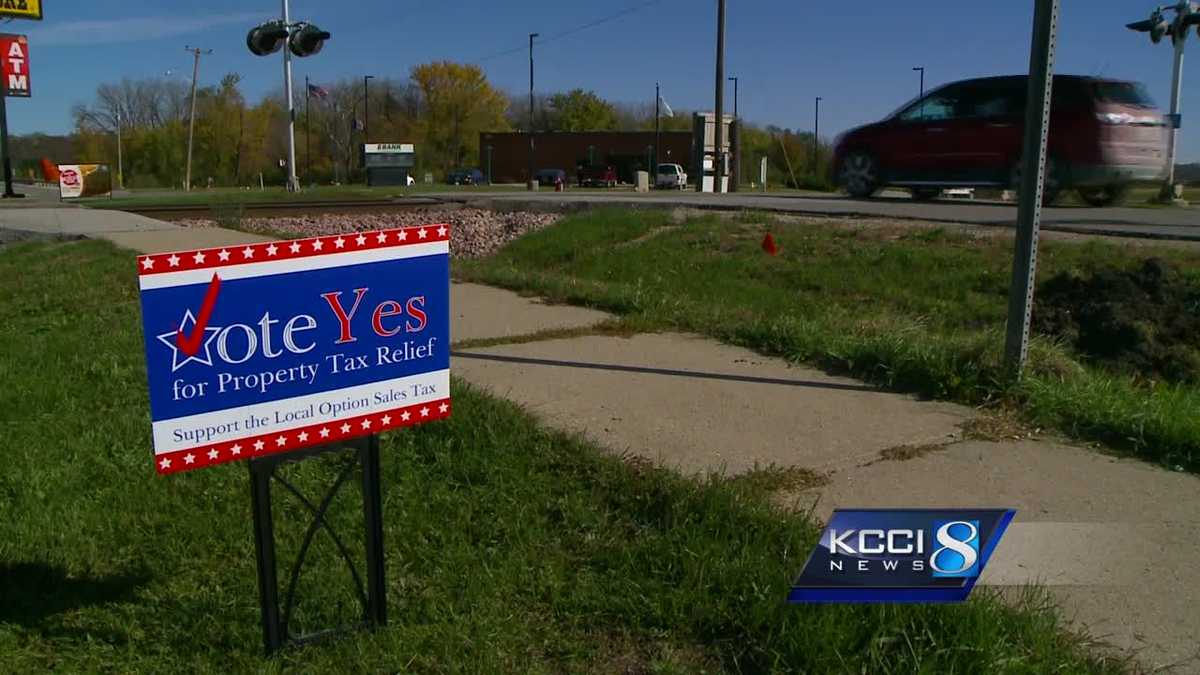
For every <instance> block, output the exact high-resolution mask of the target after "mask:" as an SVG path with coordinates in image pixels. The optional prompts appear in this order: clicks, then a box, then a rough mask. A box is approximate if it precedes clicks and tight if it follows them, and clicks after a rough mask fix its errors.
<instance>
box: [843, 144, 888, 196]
mask: <svg viewBox="0 0 1200 675" xmlns="http://www.w3.org/2000/svg"><path fill="white" fill-rule="evenodd" d="M839 174H840V178H841V182H842V185H844V186H846V192H848V193H850V196H851V197H857V198H859V199H864V198H867V197H870V196H871V195H873V194H875V191H876V190H878V189H879V164H878V163H877V162H876V161H875V158H874V157H872V156H871V155H869V154H867V153H865V152H852V153H850V154H849V155H846V158H845V159H843V160H842V166H841V167H840V170H839Z"/></svg>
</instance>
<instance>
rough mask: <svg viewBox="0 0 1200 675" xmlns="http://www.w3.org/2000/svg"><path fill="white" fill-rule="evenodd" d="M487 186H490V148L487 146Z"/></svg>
mask: <svg viewBox="0 0 1200 675" xmlns="http://www.w3.org/2000/svg"><path fill="white" fill-rule="evenodd" d="M487 169H488V174H487V176H488V185H491V184H492V146H490V145H489V146H487Z"/></svg>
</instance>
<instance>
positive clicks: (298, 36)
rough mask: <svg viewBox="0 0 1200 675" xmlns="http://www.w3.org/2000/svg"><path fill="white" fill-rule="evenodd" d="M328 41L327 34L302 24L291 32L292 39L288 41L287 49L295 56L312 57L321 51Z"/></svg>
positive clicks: (307, 24) (314, 27)
mask: <svg viewBox="0 0 1200 675" xmlns="http://www.w3.org/2000/svg"><path fill="white" fill-rule="evenodd" d="M328 39H329V33H327V32H326V31H323V30H321V29H320V28H317V27H316V26H314V25H312V24H311V23H304V24H300V27H299V28H297V29H296V30H295V31H293V32H292V37H291V38H290V39H289V40H288V49H291V50H292V53H293V54H295V55H296V56H312V55H313V54H316V53H317V52H319V51H321V47H323V46H324V45H325V41H326V40H328Z"/></svg>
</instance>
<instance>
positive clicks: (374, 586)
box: [248, 435, 387, 655]
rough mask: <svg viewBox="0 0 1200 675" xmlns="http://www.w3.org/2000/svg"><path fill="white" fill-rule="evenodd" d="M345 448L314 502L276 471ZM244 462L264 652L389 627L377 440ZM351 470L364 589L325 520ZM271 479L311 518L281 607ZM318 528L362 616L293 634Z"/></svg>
mask: <svg viewBox="0 0 1200 675" xmlns="http://www.w3.org/2000/svg"><path fill="white" fill-rule="evenodd" d="M347 448H352V449H354V450H355V452H354V453H353V455H352V456H350V457H349V458H348V461H346V462H345V463H344V465H343V466H342V467H341V469H340V471H339V472H338V476H337V479H336V480H335V481H334V482H333V485H331V486H330V487H329V490H328V491H327V492H326V493H325V494H324V496H322V497H321V499H320V501H319V502H318V503H316V504H314V503H313V501H312V500H310V499H309V498H308V497H306V496H304V495H303V494H302V493H301V492H300V491H299V490H298V489H296V487H295V486H294V485H292V483H290V482H289V481H287V479H285V478H284V477H283V476H281V475H280V474H279V472H278V471H277V470H278V468H279V467H280V466H283V465H285V464H289V463H292V462H299V461H303V460H305V459H308V458H311V457H316V456H318V455H322V454H325V453H328V452H333V451H337V450H342V449H347ZM248 464H249V467H250V500H251V504H252V506H253V510H254V548H255V553H256V556H257V561H258V593H259V605H260V607H261V609H262V626H263V646H264V647H265V649H266V652H267V654H268V655H270V654H273V653H275V652H277V651H279V650H280V649H281V648H283V647H284V646H287V645H297V644H304V643H307V642H312V641H315V640H319V639H322V638H325V637H329V636H331V635H334V634H337V633H341V632H344V631H347V630H352V629H355V628H376V627H379V626H383V625H385V624H386V623H387V598H386V589H385V587H384V582H383V499H382V495H381V490H380V480H379V437H378V436H374V435H372V436H366V437H364V438H361V439H358V440H357V441H353V442H350V443H344V444H331V445H323V446H317V447H314V448H309V449H307V450H302V451H299V452H293V453H289V454H285V455H278V456H273V457H263V458H260V459H252V460H250V461H249V462H248ZM355 469H361V480H362V500H363V524H364V538H365V544H366V546H365V549H366V558H367V560H366V568H367V583H366V585H365V586H364V585H363V579H362V576H361V575H360V574H359V571H358V567H357V566H356V565H355V564H354V559H353V557H352V556H351V555H350V551H349V549H348V548H346V545H345V544H344V543H343V541H342V539H341V537H339V536H338V534H337V532H335V531H334V530H333V528H332V527H331V526H330V524H329V522H328V521H327V520H326V519H325V513H326V511H327V510H328V509H329V505H330V504H331V503H333V499H334V497H336V496H337V494H338V491H339V490H340V489H341V487H342V486H343V485H344V484H346V483H347V482H348V481H349V479H350V478H351V476H352V475H353V474H354V472H355ZM272 480H274V481H275V482H277V483H279V484H280V485H281V486H282V487H283V488H284V489H285V490H286V491H287V492H288V493H289V494H291V495H292V496H293V497H295V498H296V499H297V500H298V501H299V502H300V503H301V504H302V505H303V506H304V507H305V508H306V509H307V510H308V511H309V512H310V513H311V514H312V517H313V519H312V522H310V523H309V525H308V527H307V529H306V530H305V533H304V539H303V542H302V543H301V545H300V550H299V551H298V552H297V554H296V560H295V562H294V563H293V564H292V568H291V572H290V574H289V578H288V585H287V589H286V591H285V594H284V602H283V606H282V608H281V607H280V602H279V578H278V570H277V567H276V558H275V527H274V518H273V516H272V512H271V481H272ZM321 528H324V529H325V532H326V533H327V534H328V535H329V537H330V539H332V541H333V543H334V545H335V546H336V547H337V550H338V553H340V554H341V556H342V559H343V560H344V561H345V562H346V566H347V567H348V568H349V570H350V576H351V577H352V579H353V580H354V587H355V589H356V590H357V591H358V597H359V601H360V602H361V604H362V609H363V615H362V617H363V618H362V620H361V621H360V622H359V623H357V624H352V625H348V626H341V627H338V628H332V629H328V630H323V631H318V632H315V633H309V634H306V635H294V634H292V632H291V631H290V630H289V623H290V621H291V617H292V609H293V608H294V607H295V602H296V585H297V583H298V582H299V579H300V571H301V569H302V568H303V566H304V560H305V557H306V556H307V554H308V549H309V547H310V546H311V544H312V540H313V538H314V537H315V536H316V533H317V530H319V529H321Z"/></svg>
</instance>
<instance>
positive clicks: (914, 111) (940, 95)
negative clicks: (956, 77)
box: [899, 84, 967, 121]
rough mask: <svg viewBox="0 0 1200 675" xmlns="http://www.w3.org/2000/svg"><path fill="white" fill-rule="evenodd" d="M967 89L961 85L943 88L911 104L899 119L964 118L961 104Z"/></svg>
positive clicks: (934, 119) (932, 119) (935, 119)
mask: <svg viewBox="0 0 1200 675" xmlns="http://www.w3.org/2000/svg"><path fill="white" fill-rule="evenodd" d="M966 94H967V88H966V86H964V85H961V84H952V85H949V86H943V88H942V89H938V90H936V91H934V92H932V94H930V95H928V96H925V97H924V98H922V100H919V101H917V102H916V103H913V104H912V106H910V107H908V109H907V110H905V112H902V113H900V115H899V118H900V119H901V120H904V121H937V120H948V119H954V118H960V117H964V114H962V113H964V110H962V102H964V98H965V95H966Z"/></svg>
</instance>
